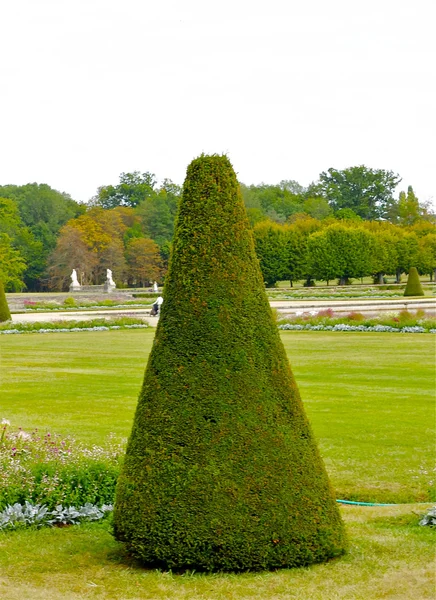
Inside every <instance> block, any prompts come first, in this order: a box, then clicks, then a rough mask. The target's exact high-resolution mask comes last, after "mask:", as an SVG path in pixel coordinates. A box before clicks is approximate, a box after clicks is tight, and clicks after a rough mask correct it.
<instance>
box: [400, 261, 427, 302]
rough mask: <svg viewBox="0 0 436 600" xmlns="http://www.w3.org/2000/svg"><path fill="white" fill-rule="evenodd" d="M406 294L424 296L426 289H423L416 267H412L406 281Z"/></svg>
mask: <svg viewBox="0 0 436 600" xmlns="http://www.w3.org/2000/svg"><path fill="white" fill-rule="evenodd" d="M404 295H405V296H424V290H423V289H422V286H421V282H420V280H419V275H418V271H417V270H416V267H410V270H409V276H408V278H407V283H406V289H405V290H404Z"/></svg>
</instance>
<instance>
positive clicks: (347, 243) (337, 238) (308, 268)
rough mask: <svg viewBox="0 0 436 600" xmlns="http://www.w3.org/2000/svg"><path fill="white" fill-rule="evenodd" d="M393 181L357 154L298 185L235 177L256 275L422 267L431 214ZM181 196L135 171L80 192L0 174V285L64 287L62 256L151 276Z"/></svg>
mask: <svg viewBox="0 0 436 600" xmlns="http://www.w3.org/2000/svg"><path fill="white" fill-rule="evenodd" d="M400 181H401V179H400V177H399V176H398V175H396V174H394V173H393V172H391V171H384V170H380V169H378V170H377V169H370V168H368V167H366V166H363V165H362V166H357V167H350V168H348V169H344V170H342V171H339V170H335V169H329V170H328V171H326V172H323V173H321V174H320V176H319V178H318V180H317V181H316V182H314V183H312V184H310V185H309V186H308V187H303V186H301V185H300V184H299V183H298V182H296V181H293V180H283V181H281V182H280V183H279V184H276V185H269V184H260V185H245V184H241V185H240V188H241V193H242V197H243V199H244V203H245V206H246V209H247V214H248V217H249V220H250V223H251V225H252V227H253V230H254V234H255V240H256V249H257V253H258V256H259V259H260V263H261V267H262V271H263V274H264V277H265V281H266V282H267V284H268V285H273V284H274V282H275V281H278V280H283V279H289V280H290V281H296V280H300V279H305V280H306V282H307V284H308V285H309V284H310V283H311V282H313V281H314V280H315V279H318V280H325V281H332V280H334V279H338V280H339V281H346V280H347V279H348V280H349V279H351V278H356V277H363V276H366V275H373V276H374V278H375V280H377V281H381V280H382V278H383V276H384V274H390V275H392V274H395V275H396V276H397V277H399V276H400V274H401V272H403V271H406V270H407V269H408V267H409V266H417V268H418V269H419V271H420V272H421V273H428V274H430V273H432V272H433V268H434V266H431V265H432V264H433V262H432V258H431V257H432V256H434V235H435V233H434V223H435V216H434V214H433V213H432V212H431V210H430V207H429V206H428V205H427V204H426V203H423V202H420V201H419V200H418V198H417V197H416V195H415V193H414V191H413V188H412V187H410V186H409V187H408V189H407V191H401V192H400V193H399V195H398V197H394V190H395V188H396V187H397V186H398V184H399V182H400ZM180 196H181V187H180V186H178V185H177V184H175V183H174V182H172V181H171V180H169V179H164V180H163V182H162V183H161V184H158V182H157V179H156V177H155V175H153V174H152V173H149V172H144V173H140V172H137V171H134V172H132V173H121V175H120V177H119V181H118V183H117V184H115V185H107V186H101V187H100V188H98V190H97V193H96V195H95V196H94V197H93V198H91V199H90V201H89V202H88V203H86V204H85V203H78V202H76V201H74V200H73V199H72V198H71V197H70V196H69V195H68V194H66V193H63V192H58V191H56V190H54V189H52V188H51V187H50V186H49V185H47V184H37V183H31V184H27V185H24V186H16V185H7V186H0V278H1V279H2V280H3V281H4V284H5V288H6V290H7V291H19V290H22V289H27V290H29V291H40V290H62V289H63V290H65V289H67V288H68V285H69V283H70V274H71V271H72V269H73V268H75V269H76V270H77V273H78V277H79V281H80V282H81V283H82V284H98V283H102V282H103V281H104V279H105V274H106V269H107V268H110V269H112V272H113V276H114V278H115V280H116V281H117V284H118V285H120V286H123V285H125V286H128V285H135V286H144V285H147V284H148V283H150V282H151V281H154V280H162V278H163V277H164V276H165V272H166V265H167V262H168V257H169V253H170V248H171V242H172V237H173V231H174V221H175V217H176V213H177V208H178V204H179V200H180ZM432 236H433V237H432ZM432 244H433V246H432Z"/></svg>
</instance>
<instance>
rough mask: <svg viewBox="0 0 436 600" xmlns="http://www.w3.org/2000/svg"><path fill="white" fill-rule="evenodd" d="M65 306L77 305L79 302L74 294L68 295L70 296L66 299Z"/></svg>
mask: <svg viewBox="0 0 436 600" xmlns="http://www.w3.org/2000/svg"><path fill="white" fill-rule="evenodd" d="M64 306H71V307H73V306H77V302H76V300H75V299H74V298H73V297H72V296H68V298H65V300H64Z"/></svg>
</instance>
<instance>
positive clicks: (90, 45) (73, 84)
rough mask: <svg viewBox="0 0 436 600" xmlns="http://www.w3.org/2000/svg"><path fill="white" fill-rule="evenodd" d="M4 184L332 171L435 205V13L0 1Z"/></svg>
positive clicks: (68, 187)
mask: <svg viewBox="0 0 436 600" xmlns="http://www.w3.org/2000/svg"><path fill="white" fill-rule="evenodd" d="M0 23H1V36H0V185H4V184H9V183H14V184H24V183H28V182H33V181H36V182H38V183H48V184H49V185H51V186H52V187H54V188H56V189H58V190H60V191H66V192H68V193H69V194H71V196H72V197H73V198H74V199H76V200H85V201H86V200H88V199H89V198H90V197H91V196H93V195H94V194H95V192H96V190H97V187H98V186H100V185H107V184H116V183H117V182H118V177H119V174H120V173H121V172H122V171H134V170H139V171H151V172H152V173H155V174H156V175H157V177H158V178H159V179H163V178H165V177H168V178H170V179H172V180H173V181H175V182H177V183H180V184H181V183H183V179H184V177H185V172H186V167H187V165H188V164H189V162H190V161H191V160H192V159H193V158H194V157H196V156H198V155H199V154H201V152H206V153H215V152H216V153H223V152H224V153H227V154H228V155H229V158H230V160H231V161H232V163H233V165H234V168H235V170H236V171H237V173H238V177H239V180H240V181H242V182H244V183H247V184H249V183H260V182H262V181H263V182H266V183H278V182H279V181H280V180H282V179H295V180H297V181H298V182H299V183H301V184H302V185H308V184H309V183H310V182H311V181H313V180H316V179H317V177H318V175H319V173H320V172H321V171H324V170H327V169H328V168H329V167H335V168H338V169H342V168H346V167H349V166H354V165H359V164H365V165H367V166H368V167H372V168H380V169H387V170H392V171H394V172H397V173H399V174H400V175H401V176H402V178H403V182H402V184H401V185H400V189H406V188H407V186H408V185H413V187H414V189H415V191H416V193H417V194H418V197H419V198H420V200H428V199H430V198H433V200H434V199H435V198H436V173H435V171H436V169H435V167H436V151H435V144H436V45H435V43H436V42H435V40H436V35H435V23H436V2H435V0H365V1H363V0H360V1H359V0H354V1H352V0H329V1H327V0H298V1H296V0H268V1H262V2H260V1H258V0H231V1H230V0H219V1H215V2H208V1H207V0H155V1H153V2H151V1H150V0H118V1H115V0H3V1H1V0H0Z"/></svg>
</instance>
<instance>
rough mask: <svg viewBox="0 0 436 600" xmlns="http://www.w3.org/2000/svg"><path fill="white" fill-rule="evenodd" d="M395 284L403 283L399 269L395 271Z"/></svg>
mask: <svg viewBox="0 0 436 600" xmlns="http://www.w3.org/2000/svg"><path fill="white" fill-rule="evenodd" d="M395 283H401V270H400V269H397V270H396V271H395Z"/></svg>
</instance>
